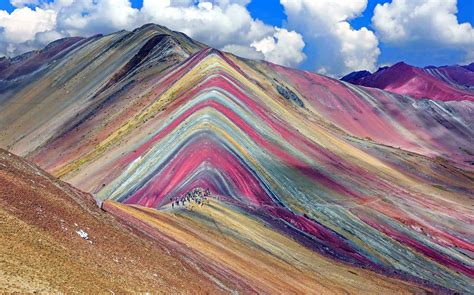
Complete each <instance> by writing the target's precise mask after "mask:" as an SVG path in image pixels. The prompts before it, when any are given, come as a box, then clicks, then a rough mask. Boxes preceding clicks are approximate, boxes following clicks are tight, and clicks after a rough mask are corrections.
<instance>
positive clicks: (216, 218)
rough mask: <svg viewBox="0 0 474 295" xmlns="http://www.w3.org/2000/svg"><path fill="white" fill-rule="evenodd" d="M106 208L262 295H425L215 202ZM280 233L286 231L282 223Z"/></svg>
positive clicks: (112, 205)
mask: <svg viewBox="0 0 474 295" xmlns="http://www.w3.org/2000/svg"><path fill="white" fill-rule="evenodd" d="M105 208H106V209H107V210H108V211H109V212H113V213H114V214H115V215H117V216H119V217H120V218H122V219H123V220H126V221H128V222H132V223H138V224H140V225H141V226H142V228H143V230H144V231H145V232H147V233H148V234H150V235H152V236H153V235H159V236H166V237H168V238H170V239H173V240H175V241H176V245H177V246H176V248H177V249H179V250H178V251H182V252H183V253H185V254H184V255H186V256H188V257H189V259H191V260H192V261H193V260H196V261H201V262H204V264H206V267H208V268H210V269H218V270H219V273H221V274H223V275H225V276H226V277H228V278H232V280H233V281H236V282H239V284H241V285H242V286H248V288H250V289H253V291H255V292H258V293H262V292H263V293H272V294H279V293H298V294H302V293H304V294H310V293H311V294H347V293H352V294H355V293H365V294H368V293H371V294H375V293H390V294H403V293H405V294H408V293H424V292H426V291H428V289H424V288H422V287H419V286H418V287H417V286H415V285H412V284H409V283H404V282H403V281H401V280H397V279H387V278H385V277H383V276H380V275H377V274H374V273H373V272H369V271H367V270H362V269H358V268H355V267H350V266H347V265H344V264H342V263H335V262H334V261H332V260H330V259H328V258H326V257H323V256H321V255H318V254H317V253H315V252H314V251H311V249H308V248H306V247H304V246H303V245H301V244H299V243H298V242H296V241H294V240H293V239H291V238H290V237H288V236H286V235H284V234H283V233H280V232H278V231H275V230H274V229H272V228H273V227H275V226H278V222H276V221H273V223H272V221H271V219H269V218H268V217H267V220H265V216H260V217H253V216H255V212H250V211H246V210H244V209H242V208H239V207H236V206H234V205H230V204H226V203H223V202H220V201H216V200H213V199H211V200H210V203H209V204H206V205H204V206H202V207H201V206H194V207H193V208H191V207H189V206H187V207H184V206H181V207H180V208H177V207H175V208H171V206H166V207H164V208H163V209H164V210H159V211H158V210H154V209H149V208H146V207H141V206H136V205H133V206H127V205H123V204H120V203H116V202H110V201H107V202H106V204H105ZM279 226H280V230H281V231H284V226H283V224H280V225H279Z"/></svg>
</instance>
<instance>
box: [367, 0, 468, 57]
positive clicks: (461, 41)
mask: <svg viewBox="0 0 474 295" xmlns="http://www.w3.org/2000/svg"><path fill="white" fill-rule="evenodd" d="M456 13H457V1H456V0H393V1H392V2H390V3H384V4H378V5H377V6H376V7H375V10H374V16H373V18H372V23H373V25H374V27H375V29H376V32H377V34H378V35H379V36H380V38H381V40H382V41H383V42H385V43H389V44H391V45H395V46H397V47H403V46H410V45H416V44H424V45H425V46H430V47H438V48H446V47H451V48H461V49H463V50H464V51H465V52H466V56H467V57H472V56H474V29H473V27H472V26H471V24H469V23H459V21H458V19H457V17H456Z"/></svg>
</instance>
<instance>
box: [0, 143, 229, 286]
mask: <svg viewBox="0 0 474 295" xmlns="http://www.w3.org/2000/svg"><path fill="white" fill-rule="evenodd" d="M80 230H83V231H84V232H86V233H87V234H88V238H89V239H88V240H86V239H84V238H82V237H80V236H79V234H78V233H77V231H80ZM16 291H18V292H48V293H50V292H67V293H70V292H86V291H87V292H88V293H90V294H93V293H97V292H101V293H104V292H111V293H117V292H119V293H120V292H122V293H123V292H130V291H138V292H146V291H153V292H163V293H176V292H178V291H179V292H180V293H196V292H197V293H218V292H219V291H220V290H219V289H218V287H217V286H216V285H215V283H213V282H211V281H210V280H209V279H208V278H207V277H206V276H204V275H203V274H202V273H201V272H200V271H198V270H197V269H196V268H195V267H194V266H190V265H189V264H188V263H186V262H184V261H183V259H182V257H180V256H179V255H178V254H177V253H176V252H174V251H173V249H171V248H170V249H168V248H166V245H161V244H158V242H156V241H153V240H151V239H150V238H148V237H146V236H144V235H143V234H140V233H139V232H137V231H135V230H134V229H132V228H131V227H129V226H127V225H126V224H122V223H120V222H119V221H117V220H116V219H115V218H113V217H112V216H110V215H109V214H107V213H106V212H104V211H102V210H100V209H99V208H98V207H97V206H96V204H95V201H94V200H93V198H92V197H91V196H90V195H88V194H85V193H83V192H80V191H78V190H76V189H74V188H72V187H71V186H69V185H68V184H66V183H64V182H61V181H58V180H56V179H54V178H53V177H51V176H49V175H48V174H47V173H45V172H44V171H42V170H41V169H39V168H38V167H36V166H35V165H33V164H29V163H27V162H25V161H23V160H22V159H21V158H19V157H16V156H14V155H13V154H10V153H8V152H6V151H4V150H0V292H16Z"/></svg>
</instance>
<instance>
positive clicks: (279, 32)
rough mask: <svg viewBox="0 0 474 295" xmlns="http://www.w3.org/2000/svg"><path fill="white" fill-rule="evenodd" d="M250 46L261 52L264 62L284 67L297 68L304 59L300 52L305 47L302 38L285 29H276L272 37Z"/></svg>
mask: <svg viewBox="0 0 474 295" xmlns="http://www.w3.org/2000/svg"><path fill="white" fill-rule="evenodd" d="M250 46H252V47H253V48H255V49H256V50H257V51H258V52H261V53H262V54H263V55H264V57H265V59H266V60H268V61H270V62H273V63H277V64H281V65H285V66H293V67H294V66H297V65H298V64H300V63H301V62H302V61H303V60H304V59H305V58H306V55H305V54H304V53H303V52H302V50H303V48H304V46H305V43H304V41H303V37H302V36H301V35H300V34H298V33H296V32H294V31H292V32H289V31H288V30H286V29H279V28H276V31H275V33H274V34H273V36H269V37H266V38H264V39H262V40H260V41H255V42H253V43H252V44H250Z"/></svg>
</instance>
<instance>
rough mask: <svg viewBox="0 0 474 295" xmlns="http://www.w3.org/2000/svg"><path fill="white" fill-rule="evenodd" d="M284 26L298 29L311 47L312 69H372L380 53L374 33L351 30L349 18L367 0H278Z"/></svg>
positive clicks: (335, 72)
mask: <svg viewBox="0 0 474 295" xmlns="http://www.w3.org/2000/svg"><path fill="white" fill-rule="evenodd" d="M280 3H281V4H282V5H283V7H284V8H285V13H286V14H287V16H288V20H287V26H288V28H290V29H294V30H296V31H298V32H300V33H301V34H302V35H303V37H304V40H305V41H306V43H308V44H310V45H311V47H312V48H314V54H316V56H315V65H314V66H315V69H316V70H317V71H319V72H320V73H323V74H331V75H342V74H345V73H347V72H349V71H353V70H362V69H366V70H374V69H375V68H376V65H377V59H378V56H379V55H380V50H379V48H378V39H377V37H376V36H375V34H374V33H373V32H372V31H370V30H368V29H367V28H365V27H363V28H361V29H358V30H356V29H354V28H352V27H351V25H350V24H349V22H348V21H349V20H351V19H353V18H355V17H358V16H360V15H361V14H362V12H364V10H365V9H366V7H367V0H337V1H336V0H280Z"/></svg>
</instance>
